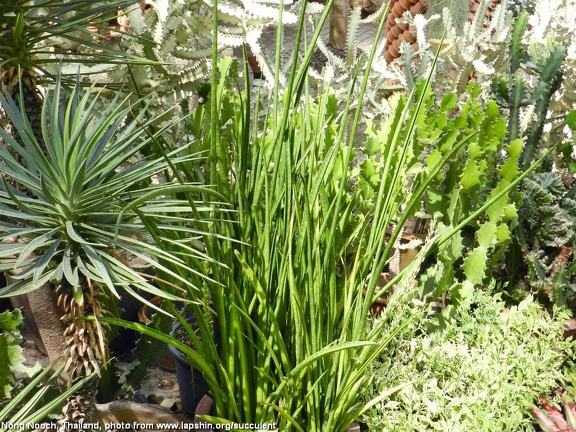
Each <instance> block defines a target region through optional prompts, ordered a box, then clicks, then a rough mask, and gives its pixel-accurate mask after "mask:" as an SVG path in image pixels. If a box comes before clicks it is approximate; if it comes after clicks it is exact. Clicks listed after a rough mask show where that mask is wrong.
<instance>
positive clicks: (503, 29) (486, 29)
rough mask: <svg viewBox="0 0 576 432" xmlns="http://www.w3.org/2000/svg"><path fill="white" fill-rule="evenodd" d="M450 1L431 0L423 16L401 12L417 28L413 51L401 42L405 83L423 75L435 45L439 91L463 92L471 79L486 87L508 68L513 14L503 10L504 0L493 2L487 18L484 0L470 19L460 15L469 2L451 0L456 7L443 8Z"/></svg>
mask: <svg viewBox="0 0 576 432" xmlns="http://www.w3.org/2000/svg"><path fill="white" fill-rule="evenodd" d="M449 3H450V2H446V1H443V0H437V1H434V0H431V1H430V2H429V6H428V13H427V14H426V15H425V16H423V15H416V16H415V17H412V16H411V15H410V14H409V13H405V14H404V15H403V17H402V21H403V22H405V23H406V24H408V25H410V26H413V27H414V28H415V32H416V39H417V42H418V50H417V51H414V50H413V49H412V47H410V46H409V45H408V44H407V43H403V44H402V46H401V56H400V59H399V60H398V62H399V64H401V65H402V66H403V67H402V70H404V71H405V81H404V84H405V85H406V86H407V87H409V88H410V87H411V86H412V85H413V83H414V82H415V81H416V80H417V79H418V78H422V77H425V76H426V74H427V73H428V71H429V70H430V67H431V64H432V61H433V59H434V55H435V53H436V51H437V50H438V49H439V59H438V64H437V67H436V70H435V72H434V75H433V88H434V89H435V92H436V93H437V94H439V95H440V94H445V93H447V92H456V93H458V94H464V92H465V90H466V85H467V83H468V82H469V80H470V79H471V78H472V79H475V80H477V81H478V82H479V83H480V84H481V85H482V86H483V88H488V87H489V80H490V78H491V77H492V76H493V75H494V74H495V73H496V72H497V71H502V70H505V69H506V67H507V61H508V59H507V48H508V43H509V39H510V33H511V29H512V13H511V12H509V11H508V9H507V0H503V1H502V2H500V3H499V4H498V5H497V6H496V8H495V9H494V10H493V11H492V19H491V20H488V19H487V18H486V11H487V10H488V6H489V5H490V3H491V1H490V0H483V1H482V3H481V4H480V6H479V8H478V11H477V13H476V15H475V16H474V19H473V20H472V21H471V22H470V21H468V20H467V15H466V14H464V11H465V8H466V7H468V5H469V2H468V1H465V2H461V1H460V2H454V4H455V5H456V6H453V9H452V10H450V9H449V8H448V7H447V6H448V5H449ZM445 28H446V33H445V36H444V39H443V40H442V34H443V32H444V29H445ZM415 59H418V60H417V61H415Z"/></svg>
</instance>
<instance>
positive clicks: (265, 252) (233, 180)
mask: <svg viewBox="0 0 576 432" xmlns="http://www.w3.org/2000/svg"><path fill="white" fill-rule="evenodd" d="M324 17H325V15H324ZM214 30H215V31H214V35H216V34H217V32H216V28H215V29H214ZM280 32H281V30H280ZM312 43H313V41H312ZM214 46H215V47H216V46H217V43H216V41H215V42H214ZM374 49H375V48H374ZM311 52H312V49H310V50H309V51H307V57H305V58H304V61H303V62H302V63H301V64H302V66H301V67H300V69H298V67H297V65H298V64H300V63H299V62H298V59H297V55H298V53H297V52H295V54H294V56H295V57H294V62H293V65H294V66H293V69H292V71H291V74H290V76H289V81H288V83H287V85H286V87H281V86H280V84H279V82H280V80H279V76H278V75H276V76H275V77H274V79H273V81H274V86H275V87H274V88H275V91H274V92H272V94H271V96H269V99H267V100H266V104H267V105H266V107H265V108H262V106H263V105H262V103H261V102H262V101H258V100H256V101H255V103H254V101H253V100H252V95H251V94H250V92H249V90H248V91H240V90H238V89H236V88H234V87H233V85H232V83H233V82H234V81H235V80H237V79H238V78H239V75H238V72H237V69H236V65H235V63H234V61H233V60H232V59H230V58H223V59H219V58H218V56H217V52H216V51H214V53H213V74H212V81H211V94H210V97H209V98H207V100H206V103H204V104H203V105H201V106H200V107H198V108H197V109H196V110H195V112H194V113H193V115H194V120H195V124H194V127H195V128H196V131H197V132H198V133H195V134H194V135H195V136H196V137H198V138H197V139H196V141H194V142H192V143H191V144H190V146H191V148H205V147H207V148H209V151H210V156H209V159H208V162H207V164H206V166H203V167H202V169H201V170H194V169H192V167H190V169H187V170H185V171H183V173H182V178H181V179H180V181H189V182H191V181H197V178H195V177H194V175H195V173H198V172H201V173H202V174H203V175H204V176H206V178H208V180H209V182H210V184H212V185H215V188H216V190H217V192H219V193H220V194H221V195H222V196H223V197H224V198H225V202H226V205H227V207H228V208H229V209H230V210H229V211H223V212H220V213H218V214H216V213H214V216H213V217H212V218H211V220H210V222H207V223H203V224H201V226H202V228H204V230H205V234H204V235H203V237H202V239H203V244H204V247H205V254H206V255H207V256H208V257H209V258H211V260H208V261H204V262H199V261H198V260H197V259H196V257H195V256H194V255H193V254H190V253H188V252H187V251H186V249H185V248H183V247H182V245H183V244H185V242H186V239H188V238H190V236H191V235H192V234H193V233H192V232H186V231H185V230H182V229H179V230H177V231H174V230H169V229H165V228H168V227H156V226H153V225H148V228H149V229H150V232H151V234H152V235H153V236H154V237H155V239H156V241H158V243H159V244H162V245H163V246H162V247H163V249H164V250H165V251H166V252H170V253H172V254H174V255H175V256H178V257H182V258H183V259H185V260H186V261H187V262H188V268H187V269H184V268H182V267H180V268H178V269H176V270H175V271H178V272H182V273H180V275H181V277H183V278H187V279H189V280H191V281H196V285H199V286H201V287H202V289H201V290H199V291H190V293H189V295H190V298H191V299H192V300H193V301H192V302H191V303H190V304H188V305H187V309H189V310H190V311H191V312H192V313H193V314H194V315H195V316H196V318H197V327H198V334H197V332H196V331H195V330H193V329H192V328H191V326H190V325H189V324H188V323H186V320H185V317H184V316H183V315H182V314H181V313H180V312H179V311H178V310H177V309H176V308H175V307H173V306H171V304H170V302H166V305H167V307H168V311H169V312H171V313H172V314H174V315H175V316H176V317H177V319H178V321H179V322H180V323H181V324H182V326H183V328H185V329H186V330H187V332H188V334H189V336H190V338H191V340H192V343H193V345H194V349H192V348H191V347H189V346H186V345H185V344H183V343H182V342H180V341H178V340H175V339H174V338H171V337H170V336H168V335H166V334H164V333H162V332H159V331H155V330H154V329H150V328H145V327H143V326H139V325H137V324H133V323H123V322H121V321H120V320H117V319H113V318H110V319H103V321H106V322H110V323H114V324H120V325H125V326H126V327H129V328H134V329H139V330H140V331H142V332H143V333H145V334H148V335H151V336H154V337H157V338H159V339H161V340H163V341H166V342H167V343H169V344H171V345H173V346H174V347H176V348H178V349H179V350H180V351H182V352H183V353H184V354H185V355H186V356H187V357H188V359H189V361H190V363H191V365H192V366H193V367H194V368H195V369H197V370H199V371H201V373H202V374H203V376H204V378H205V380H206V382H207V383H208V386H209V388H210V392H211V396H212V398H213V402H214V411H213V413H212V415H209V416H204V417H203V418H202V420H203V421H209V422H213V423H218V422H219V423H226V424H229V423H233V422H236V423H260V424H268V425H271V424H275V425H276V427H277V428H279V429H280V430H283V431H292V430H294V431H312V432H313V431H325V430H330V431H340V432H343V431H345V430H346V429H347V428H348V427H349V426H350V424H351V423H352V422H353V421H354V420H355V419H356V418H357V417H358V416H359V415H360V414H361V413H363V412H365V411H366V410H367V409H369V407H370V406H372V405H374V404H376V403H378V401H379V400H381V399H382V398H384V397H385V396H386V394H389V393H390V392H394V391H395V390H397V388H393V389H389V390H388V391H384V392H383V393H382V394H380V395H378V396H375V397H374V399H373V400H371V401H368V402H366V403H362V402H361V401H359V400H358V397H357V395H358V391H359V389H360V388H361V387H362V386H363V385H365V384H366V383H367V380H368V379H369V376H368V374H367V368H368V366H369V365H370V363H371V362H372V361H373V360H374V359H375V358H377V357H378V356H379V355H380V354H381V353H382V352H383V351H384V350H385V349H386V346H387V344H388V343H389V342H390V341H391V340H392V339H393V338H394V336H395V335H396V334H397V333H398V332H399V331H400V330H401V329H402V328H403V327H404V326H405V325H407V323H408V322H410V321H411V320H414V319H418V317H420V316H424V309H425V308H422V307H421V308H419V309H418V311H417V312H415V313H414V314H413V315H410V316H398V317H396V316H395V314H394V312H395V311H396V310H397V308H398V306H399V305H400V304H402V303H403V302H407V301H410V300H412V299H413V298H414V296H415V295H416V293H415V292H414V291H413V289H412V288H411V287H412V285H411V283H410V282H411V280H412V278H413V277H414V275H415V273H416V271H417V270H418V266H419V264H420V263H421V262H422V260H423V259H424V257H425V256H426V254H428V253H430V251H431V250H433V248H437V247H438V246H440V245H442V244H446V243H447V242H448V241H449V240H450V239H451V238H452V237H453V236H454V234H456V233H457V232H459V230H460V229H461V228H462V227H463V226H465V225H466V224H468V223H469V222H470V221H473V220H476V219H477V218H478V217H479V216H480V215H482V214H483V213H484V212H485V211H486V209H488V208H489V207H490V206H491V205H493V204H494V203H495V202H497V201H498V200H499V199H500V198H501V197H502V196H503V195H504V194H506V193H508V192H509V191H510V190H511V189H512V188H513V187H514V186H515V185H516V184H518V182H519V181H520V180H521V179H522V178H523V177H524V176H525V175H526V174H525V173H524V174H521V175H519V176H518V177H517V178H513V179H511V181H510V182H509V184H507V185H506V187H503V188H502V189H501V190H499V191H498V192H497V193H495V194H494V195H493V196H491V197H490V198H489V199H488V200H487V201H486V202H485V203H484V204H483V205H482V206H479V207H478V208H477V209H476V210H475V211H473V212H471V214H469V215H467V217H466V219H465V220H463V221H461V223H460V224H458V225H456V226H455V227H453V228H451V229H450V230H445V231H442V232H439V233H438V234H437V235H436V236H434V237H432V238H431V239H430V241H429V242H427V244H425V245H424V246H423V247H422V249H421V251H420V252H419V254H418V255H417V257H416V259H415V260H413V262H412V263H411V264H410V265H409V266H408V267H407V268H405V269H404V270H402V271H401V272H399V273H398V274H397V275H395V276H394V277H392V278H391V279H390V280H389V281H388V283H387V284H386V285H385V286H384V287H383V288H382V289H378V290H377V289H376V287H377V283H378V279H379V277H380V274H381V273H382V271H383V269H384V267H385V265H386V264H387V262H388V261H389V259H390V257H391V253H392V250H393V247H394V243H395V241H396V240H397V239H398V237H399V235H400V232H401V230H402V227H403V225H404V223H405V222H406V220H407V218H408V217H410V216H411V215H413V214H414V212H415V211H416V209H418V208H419V206H420V202H421V197H422V195H423V193H424V191H425V190H426V188H427V187H428V185H429V184H430V183H431V182H432V181H433V179H434V178H436V177H437V176H438V175H439V173H440V172H441V170H442V168H443V167H444V166H445V165H446V163H447V162H448V161H450V160H451V158H453V157H454V155H455V154H456V153H457V152H458V151H459V150H461V149H463V148H465V146H466V144H467V143H468V142H469V140H470V139H471V138H472V137H473V136H475V135H476V132H475V131H470V130H466V131H465V133H463V134H461V135H458V137H457V139H456V140H455V141H453V142H451V147H449V148H448V147H447V149H446V152H445V153H444V154H442V156H441V157H439V158H437V159H436V160H431V161H429V163H427V164H426V166H422V165H420V168H421V169H420V170H419V171H418V172H417V173H415V172H414V169H412V170H411V169H410V168H413V167H414V166H415V163H416V162H417V161H418V160H419V156H420V155H419V153H418V152H417V151H416V150H418V149H419V148H418V143H419V142H418V141H416V140H413V139H412V138H413V135H414V133H415V129H416V126H417V125H418V122H419V121H422V119H423V118H424V117H425V109H426V108H428V107H429V106H430V105H431V103H432V102H431V99H430V98H431V94H430V92H429V91H428V85H429V80H428V81H426V82H424V83H421V84H420V85H419V86H418V87H417V88H415V89H414V91H412V92H411V93H410V94H409V95H407V96H404V95H396V96H395V97H393V98H391V100H390V112H391V114H390V115H389V117H386V119H385V121H384V124H383V125H381V126H380V127H381V128H382V130H381V135H380V136H381V137H382V141H380V142H379V145H381V152H382V153H381V159H380V160H381V162H380V163H379V164H376V165H375V166H374V173H373V175H374V178H376V179H377V187H376V193H375V195H374V199H373V204H372V205H371V206H370V207H369V208H368V209H367V210H366V211H358V209H359V205H360V198H359V191H358V190H355V189H353V188H351V187H350V184H351V180H352V179H353V175H352V173H353V172H354V170H353V169H352V170H351V169H350V167H353V160H354V157H355V149H354V140H355V139H357V134H356V132H357V126H358V124H359V119H360V113H361V111H362V102H363V95H364V91H365V89H366V83H367V76H368V73H369V71H366V72H364V73H365V75H359V74H356V75H354V79H352V80H351V81H350V83H349V85H350V87H349V88H348V93H347V96H348V97H347V98H345V102H344V103H343V104H339V101H338V100H337V99H336V97H335V96H334V93H333V92H332V91H331V89H324V90H322V91H320V92H319V93H318V94H317V95H316V96H314V97H313V96H311V95H310V93H309V92H307V91H306V85H307V81H306V67H307V61H308V60H309V56H310V54H311ZM373 54H374V51H373V52H372V53H371V55H373ZM277 55H279V53H277ZM368 65H370V63H368ZM357 67H358V68H359V67H360V66H359V65H357ZM368 68H369V66H368ZM277 73H279V72H277ZM247 76H248V71H246V70H245V71H244V77H245V78H244V80H245V88H249V86H248V83H247V81H246V80H247V78H246V77H247ZM270 79H271V80H272V77H270ZM357 83H358V87H357V86H356V84H357ZM353 104H355V105H353ZM425 107H426V108H425ZM348 128H350V129H348ZM450 132H451V131H448V133H450ZM345 137H348V138H345ZM420 150H421V149H420ZM189 196H190V198H189V199H190V200H193V199H194V198H196V197H197V196H196V195H193V194H189ZM206 198H208V197H206ZM390 226H393V229H392V231H391V232H389V233H388V234H387V229H388V227H390ZM169 235H171V236H172V237H171V239H172V240H171V241H170V242H167V241H162V240H161V238H162V237H164V238H168V236H169ZM385 238H387V239H388V241H387V242H383V239H385ZM200 275H209V278H204V279H202V280H200V279H199V277H200ZM162 279H165V280H170V277H169V275H166V276H163V277H162ZM393 284H395V285H396V290H395V292H394V295H393V296H392V297H391V299H390V301H389V303H388V305H387V308H386V310H385V313H384V316H383V318H382V319H381V320H379V321H378V322H377V323H375V324H374V325H371V324H370V322H369V321H368V320H367V316H368V311H369V308H370V305H371V304H372V302H373V300H374V299H375V298H377V297H380V295H381V294H382V293H384V292H386V290H388V289H389V288H390V287H391V286H392V285H393ZM363 288H364V289H365V291H366V295H365V296H363V294H362V292H363ZM376 291H379V292H376ZM212 322H214V323H215V325H217V327H218V329H219V334H220V337H219V338H218V342H216V340H215V338H214V330H213V326H212V324H211V323H212Z"/></svg>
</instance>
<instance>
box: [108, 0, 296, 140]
mask: <svg viewBox="0 0 576 432" xmlns="http://www.w3.org/2000/svg"><path fill="white" fill-rule="evenodd" d="M147 3H148V4H149V6H150V7H149V8H147V9H146V12H143V10H142V9H141V8H140V7H136V8H132V9H130V10H126V11H124V12H123V13H124V14H125V15H126V16H127V18H128V22H129V26H128V28H127V31H126V32H125V33H123V34H122V35H121V37H120V38H119V39H118V42H119V44H120V46H121V47H122V49H123V51H125V52H129V53H132V54H136V55H139V56H141V57H144V58H146V59H147V60H148V62H149V65H140V66H136V67H135V66H121V67H119V68H118V69H117V70H115V71H113V72H111V73H110V78H111V81H113V82H122V83H125V84H126V86H127V89H128V90H129V91H132V92H134V93H135V94H137V95H140V96H144V95H151V96H152V97H150V98H149V100H150V101H151V103H150V105H149V106H147V108H146V109H147V110H148V111H149V114H150V116H153V117H157V119H158V121H157V124H156V126H157V127H162V126H163V124H164V123H166V122H169V121H172V120H175V119H176V118H177V117H178V116H179V115H180V114H179V112H178V111H179V110H181V102H186V104H187V105H188V106H194V105H195V102H194V99H195V98H196V97H197V94H196V92H197V90H198V88H199V87H200V86H201V85H202V84H203V83H204V82H205V80H206V79H207V78H208V77H209V75H210V69H211V53H212V41H213V39H214V38H213V34H212V33H213V22H212V21H213V3H212V1H211V0H190V1H188V0H186V1H184V0H177V1H175V0H153V1H149V2H147ZM275 3H276V2H274V1H273V0H238V1H234V0H220V1H218V6H217V8H218V20H219V26H218V35H217V40H218V50H219V51H222V50H225V49H227V48H234V47H241V46H242V45H246V46H248V48H249V50H250V52H251V53H252V54H253V55H254V56H255V57H256V58H257V59H258V62H259V64H260V66H261V68H262V69H263V71H264V74H265V75H270V76H273V72H272V71H271V67H270V65H269V62H267V61H266V57H265V56H264V55H263V52H262V46H261V44H260V36H261V34H262V31H263V30H264V29H265V28H266V27H267V26H271V25H274V24H277V23H278V19H279V16H280V12H281V11H280V5H279V4H277V3H276V4H275ZM284 3H285V4H289V3H290V0H286V1H285V2H284ZM282 21H283V23H284V24H293V23H296V21H297V16H296V15H295V14H294V13H292V12H290V11H289V10H284V11H282ZM170 110H171V113H168V114H167V111H170ZM180 132H182V130H181V131H180ZM180 138H181V136H180V134H179V133H176V136H174V137H173V139H172V141H174V142H177V141H178V140H179V139H180Z"/></svg>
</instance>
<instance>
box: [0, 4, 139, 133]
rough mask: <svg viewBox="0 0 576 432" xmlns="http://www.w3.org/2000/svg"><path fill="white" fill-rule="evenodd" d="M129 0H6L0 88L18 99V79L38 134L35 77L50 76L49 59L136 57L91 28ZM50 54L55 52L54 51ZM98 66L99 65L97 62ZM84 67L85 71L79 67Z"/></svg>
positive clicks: (98, 60)
mask: <svg viewBox="0 0 576 432" xmlns="http://www.w3.org/2000/svg"><path fill="white" fill-rule="evenodd" d="M134 3H136V1H135V0H112V1H107V2H103V1H90V0H65V1H60V0H8V1H6V2H3V4H2V8H3V10H2V12H1V19H0V83H1V84H0V89H2V88H6V89H7V90H8V92H9V94H10V95H11V96H12V98H13V99H15V100H18V98H19V96H20V92H19V90H18V87H19V86H18V83H19V82H22V92H21V93H22V96H23V101H22V102H23V103H24V106H26V113H27V115H28V117H29V119H30V123H31V124H32V125H33V126H34V131H35V133H36V134H37V136H38V137H39V136H40V127H39V125H40V109H41V105H42V103H41V102H42V94H41V92H40V90H39V87H38V86H39V80H40V79H41V78H42V79H44V80H46V79H50V77H52V78H53V75H52V74H51V73H50V70H51V68H50V64H51V63H58V62H65V63H74V64H79V65H80V64H82V65H89V64H98V65H101V64H105V63H127V62H137V61H139V60H138V59H137V58H136V57H135V56H130V55H127V54H124V53H122V52H120V51H117V50H115V49H114V48H113V47H112V46H110V45H107V44H102V43H100V41H99V40H98V37H97V35H96V33H95V32H93V31H90V29H89V27H92V29H94V28H96V29H98V28H106V26H107V22H108V21H109V20H111V19H114V18H115V17H116V15H117V14H118V10H119V8H128V7H129V6H130V5H131V4H134ZM55 54H59V55H58V57H60V58H57V56H55ZM100 67H101V66H100ZM85 72H88V71H85Z"/></svg>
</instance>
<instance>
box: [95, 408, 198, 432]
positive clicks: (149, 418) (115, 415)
mask: <svg viewBox="0 0 576 432" xmlns="http://www.w3.org/2000/svg"><path fill="white" fill-rule="evenodd" d="M96 411H97V413H98V415H99V416H100V419H101V421H102V423H105V424H108V425H110V424H112V423H114V424H121V425H123V426H122V428H121V429H126V427H124V425H130V427H131V426H132V425H133V424H134V423H138V424H142V425H146V429H142V430H147V431H149V430H152V431H165V430H167V429H165V428H162V429H160V427H159V426H158V425H159V424H160V423H164V424H166V423H169V424H171V425H174V429H172V428H170V430H172V431H187V430H190V429H192V428H191V427H190V426H189V425H187V426H188V427H187V426H184V424H185V423H188V419H186V418H185V417H183V416H179V415H177V414H174V413H172V412H170V411H167V410H165V409H163V408H160V407H159V406H157V405H152V404H140V403H137V402H132V401H114V402H110V403H107V404H96ZM102 430H104V428H102Z"/></svg>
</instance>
